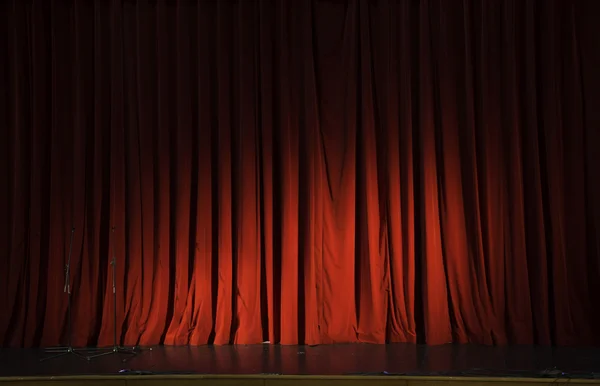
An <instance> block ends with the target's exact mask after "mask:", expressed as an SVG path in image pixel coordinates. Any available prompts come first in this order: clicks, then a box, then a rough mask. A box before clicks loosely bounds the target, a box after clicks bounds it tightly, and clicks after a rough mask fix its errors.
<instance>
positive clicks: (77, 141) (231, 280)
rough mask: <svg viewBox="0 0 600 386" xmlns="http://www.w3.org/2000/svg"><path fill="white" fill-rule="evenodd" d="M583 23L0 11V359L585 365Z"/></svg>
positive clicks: (579, 11) (483, 4)
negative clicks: (440, 357)
mask: <svg viewBox="0 0 600 386" xmlns="http://www.w3.org/2000/svg"><path fill="white" fill-rule="evenodd" d="M598 8H599V7H598V2H596V3H594V2H593V1H589V2H588V1H583V0H582V1H574V0H571V1H569V0H555V1H554V0H539V1H534V0H489V1H475V0H462V1H461V0H456V1H449V0H419V1H416V0H406V1H399V0H398V1H396V0H311V1H284V0H263V1H253V0H244V1H241V0H240V1H234V0H229V1H225V0H223V1H191V0H181V1H167V0H162V1H161V0H156V1H141V0H140V1H127V0H110V1H109V0H106V1H104V0H97V1H92V0H87V1H84V0H80V1H73V0H53V1H47V0H44V1H42V0H36V1H33V0H26V1H25V0H12V1H8V0H7V1H2V2H1V4H0V10H1V13H0V15H1V16H0V17H1V21H0V66H1V67H0V77H1V78H0V129H1V141H0V173H1V174H0V184H1V188H0V208H1V209H0V210H1V213H0V214H1V217H0V227H1V228H0V289H1V293H0V309H1V310H2V312H0V344H1V345H2V346H17V347H22V346H26V347H29V346H40V345H41V346H47V345H54V344H59V343H66V340H67V336H66V334H67V317H66V316H67V313H66V311H67V301H66V300H67V297H66V295H65V293H64V292H63V285H64V268H65V264H66V259H67V257H68V255H69V250H70V249H71V244H70V237H71V235H73V243H72V260H71V266H70V268H71V291H72V301H73V318H72V321H73V326H74V330H73V343H74V345H76V346H82V345H95V344H99V345H111V344H112V333H113V322H112V321H113V295H112V291H113V290H112V271H111V265H110V262H111V260H112V258H113V250H114V257H116V300H117V321H118V324H117V333H118V336H119V343H126V344H129V345H131V344H141V345H151V344H159V343H164V344H177V345H185V344H192V345H198V344H206V343H215V344H227V343H235V344H247V343H259V342H263V341H270V342H271V343H282V344H297V343H307V344H327V343H334V342H372V343H384V342H425V343H428V344H440V343H446V342H477V343H484V344H507V343H513V344H530V343H539V344H558V345H573V344H585V345H590V344H599V343H600V329H598V328H597V327H594V326H598V325H600V314H599V312H598V309H599V307H600V298H598V297H597V295H598V294H600V242H599V236H600V202H599V201H598V197H599V195H600V171H599V169H598V167H599V166H600V153H598V149H599V146H600V112H599V108H598V106H600V75H599V74H600V73H599V71H598V69H599V68H600V60H599V56H600V44H599V40H598V37H597V36H598V34H597V24H598V19H599V18H600V12H598ZM594 31H596V32H594ZM113 227H114V232H113V231H111V228H113ZM72 229H73V232H72Z"/></svg>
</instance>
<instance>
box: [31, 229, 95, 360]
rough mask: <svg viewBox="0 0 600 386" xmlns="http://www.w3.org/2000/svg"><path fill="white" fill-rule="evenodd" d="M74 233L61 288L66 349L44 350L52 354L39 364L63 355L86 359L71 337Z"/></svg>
mask: <svg viewBox="0 0 600 386" xmlns="http://www.w3.org/2000/svg"><path fill="white" fill-rule="evenodd" d="M74 233H75V228H71V240H70V241H69V257H68V258H67V264H66V266H65V286H64V287H63V292H64V293H66V294H67V299H68V300H67V319H68V320H67V321H68V331H67V334H68V338H67V339H68V343H67V346H66V347H52V348H48V349H46V351H45V352H46V353H47V354H53V355H51V356H49V357H46V358H42V359H40V362H44V361H47V360H50V359H54V358H59V357H62V356H65V355H75V356H76V357H78V358H82V359H86V357H85V356H84V355H82V354H80V353H78V351H87V350H85V349H75V348H73V346H72V335H73V326H72V322H71V254H72V252H73V234H74Z"/></svg>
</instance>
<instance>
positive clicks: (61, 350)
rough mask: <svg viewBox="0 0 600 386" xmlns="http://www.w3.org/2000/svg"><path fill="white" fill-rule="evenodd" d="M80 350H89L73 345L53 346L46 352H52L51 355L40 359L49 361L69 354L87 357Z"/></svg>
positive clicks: (81, 357) (82, 357)
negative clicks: (79, 348) (75, 347)
mask: <svg viewBox="0 0 600 386" xmlns="http://www.w3.org/2000/svg"><path fill="white" fill-rule="evenodd" d="M79 351H87V350H78V349H74V348H73V347H53V348H48V349H46V350H45V353H46V354H52V355H50V356H49V357H46V358H42V359H40V362H45V361H49V360H50V359H55V358H60V357H64V356H67V355H74V356H76V357H77V358H80V359H87V357H86V356H85V355H83V354H80V353H79Z"/></svg>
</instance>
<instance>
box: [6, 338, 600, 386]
mask: <svg viewBox="0 0 600 386" xmlns="http://www.w3.org/2000/svg"><path fill="white" fill-rule="evenodd" d="M43 357H44V353H43V351H40V350H25V349H23V350H15V349H0V386H13V385H19V386H30V385H38V384H44V383H47V384H48V385H49V386H50V385H51V386H62V385H64V386H75V385H80V384H86V385H91V386H142V385H148V386H163V385H164V386H167V385H173V386H192V385H223V386H225V385H227V386H231V385H251V386H254V385H256V386H267V385H268V386H293V385H303V386H304V385H305V386H321V385H337V386H343V385H345V384H348V385H352V386H362V385H373V386H378V385H379V384H381V385H382V386H383V385H389V386H391V385H404V386H437V385H440V386H441V385H447V386H452V385H450V384H454V385H457V384H461V385H462V384H469V385H472V386H487V385H486V384H490V385H491V384H493V385H492V386H503V385H504V384H507V383H511V384H513V385H517V384H518V385H525V384H531V383H535V384H537V385H539V386H541V385H542V384H544V385H550V384H553V383H577V384H599V385H600V348H554V349H553V348H548V347H530V346H526V347H483V346H475V345H446V346H433V347H431V346H419V345H409V344H388V345H366V344H348V345H327V346H313V347H308V346H277V345H275V346H271V345H252V346H218V347H215V346H200V347H153V348H152V349H146V350H144V351H143V352H142V353H141V354H140V355H138V356H136V357H133V358H131V359H129V360H127V361H123V359H125V358H127V356H120V357H119V356H117V355H110V356H107V357H103V358H99V359H96V360H92V361H86V360H85V359H79V358H77V357H73V356H69V357H63V358H59V359H54V360H50V361H46V362H40V359H41V358H43ZM500 384H502V385H500Z"/></svg>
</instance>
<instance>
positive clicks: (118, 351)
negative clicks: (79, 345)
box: [85, 346, 140, 362]
mask: <svg viewBox="0 0 600 386" xmlns="http://www.w3.org/2000/svg"><path fill="white" fill-rule="evenodd" d="M136 349H137V347H133V348H131V349H128V348H125V347H120V346H114V347H112V348H110V349H107V350H110V351H105V352H102V353H99V354H94V355H90V356H88V357H85V359H87V360H88V361H91V360H92V359H96V358H100V357H104V356H107V355H118V354H121V355H129V357H128V358H124V359H123V360H122V362H127V361H128V360H129V359H131V358H133V357H135V356H137V355H138V354H140V351H138V350H136ZM100 350H102V349H100Z"/></svg>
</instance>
